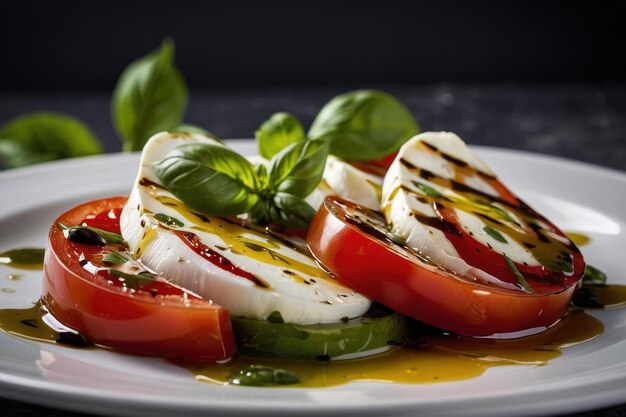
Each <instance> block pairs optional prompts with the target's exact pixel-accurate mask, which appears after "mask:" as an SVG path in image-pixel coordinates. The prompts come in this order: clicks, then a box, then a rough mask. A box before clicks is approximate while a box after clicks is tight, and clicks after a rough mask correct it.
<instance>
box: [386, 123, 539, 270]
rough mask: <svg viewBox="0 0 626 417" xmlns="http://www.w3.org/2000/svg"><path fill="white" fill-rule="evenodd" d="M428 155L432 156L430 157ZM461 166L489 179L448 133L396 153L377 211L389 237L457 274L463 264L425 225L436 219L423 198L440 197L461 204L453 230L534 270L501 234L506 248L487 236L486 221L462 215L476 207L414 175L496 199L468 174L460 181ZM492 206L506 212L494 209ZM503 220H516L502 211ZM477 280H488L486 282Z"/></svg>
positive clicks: (426, 136) (522, 250) (529, 257)
mask: <svg viewBox="0 0 626 417" xmlns="http://www.w3.org/2000/svg"><path fill="white" fill-rule="evenodd" d="M433 149H436V150H437V152H433ZM463 165H466V166H469V167H471V168H473V169H475V170H477V171H480V172H482V173H485V174H487V175H492V176H493V175H494V174H493V173H492V171H491V170H490V169H489V167H488V166H487V165H486V164H485V163H484V162H482V161H481V160H480V159H479V158H478V157H477V156H476V155H475V154H474V153H473V152H472V151H471V150H470V149H469V148H468V147H467V146H466V145H465V143H464V142H463V141H462V140H461V139H460V138H459V137H458V136H457V135H455V134H453V133H448V132H426V133H422V134H420V135H417V136H416V137H414V138H412V139H411V140H409V141H408V142H407V143H406V144H405V145H404V146H403V147H402V148H401V149H400V151H399V153H398V156H397V157H396V159H395V160H394V162H393V163H392V165H391V167H390V168H389V170H388V172H387V174H386V176H385V179H384V183H383V191H382V194H383V198H382V208H383V211H384V213H385V216H386V218H387V221H388V222H389V224H390V227H391V230H392V232H393V233H395V234H397V235H398V236H400V237H401V238H402V239H403V240H404V241H405V242H406V244H407V246H408V247H410V248H411V249H413V250H415V251H416V252H417V253H419V254H420V255H422V256H423V257H425V258H427V259H429V260H430V261H431V262H433V263H435V264H437V265H441V266H443V267H445V268H448V269H451V270H457V271H458V270H459V268H461V267H460V263H464V261H463V260H462V259H461V258H460V256H459V254H458V252H457V250H456V249H455V248H454V246H453V245H452V243H451V242H450V241H449V240H448V239H447V237H446V235H445V234H444V233H443V232H442V230H441V229H440V228H439V227H436V226H433V225H429V221H428V219H439V217H440V216H439V214H438V212H437V208H436V206H435V205H434V203H433V201H432V200H431V199H429V198H428V194H429V193H430V194H433V193H435V194H441V195H442V196H445V197H447V198H449V199H452V200H454V201H457V202H461V203H462V204H458V205H457V206H456V207H454V212H455V215H456V217H457V219H458V226H460V227H461V228H462V229H463V230H464V231H465V232H467V233H468V234H469V235H470V236H473V238H474V239H476V240H477V241H478V242H480V243H482V244H483V245H485V246H486V247H490V248H492V249H493V250H494V251H496V252H498V253H501V254H506V255H507V256H508V257H509V258H511V259H512V260H513V261H514V262H518V263H524V264H527V265H539V261H538V260H537V259H536V258H535V257H534V256H533V254H532V253H531V252H530V251H529V250H528V249H527V248H526V247H524V246H522V245H521V244H519V243H517V242H516V241H515V240H514V239H512V238H511V237H510V236H509V235H507V234H506V232H504V233H502V234H501V236H502V237H503V238H504V239H505V240H506V243H503V242H501V241H500V240H498V239H496V238H494V237H493V235H492V234H490V233H487V232H486V231H485V228H486V226H487V224H486V223H485V221H484V220H483V219H482V218H481V217H479V216H478V215H476V214H475V213H474V211H473V210H464V208H471V207H473V206H472V205H475V204H476V203H475V202H473V201H470V200H469V199H468V198H467V197H466V196H465V195H463V194H462V193H460V192H458V191H456V190H454V189H452V188H451V187H443V186H441V185H440V184H436V183H435V182H433V181H429V175H419V174H418V173H417V171H420V172H424V171H426V172H429V173H432V175H433V177H439V178H442V179H445V180H454V181H457V182H460V183H462V184H463V185H465V186H468V187H471V188H473V189H475V190H478V191H480V192H482V193H484V194H485V195H488V196H494V197H497V196H498V193H497V191H496V190H495V189H494V188H493V187H492V186H491V185H490V184H489V183H488V182H487V181H486V180H485V179H483V178H482V177H481V176H480V175H477V174H473V175H472V174H468V170H465V172H464V174H463V175H462V176H461V175H459V172H458V170H459V166H463ZM431 178H432V177H431ZM493 206H494V207H496V208H497V209H500V210H502V211H507V210H506V208H505V207H503V206H499V205H498V204H497V203H496V204H494V205H493ZM507 214H509V215H510V217H511V218H512V219H516V215H515V214H514V213H513V212H508V211H507ZM418 218H420V219H418ZM425 219H426V220H425ZM509 226H510V230H511V231H516V230H517V229H516V226H515V224H514V222H512V224H511V225H509ZM487 229H488V227H487ZM492 233H493V232H492ZM461 269H462V268H461ZM482 278H483V280H487V281H490V280H491V279H490V278H489V277H487V276H483V277H482Z"/></svg>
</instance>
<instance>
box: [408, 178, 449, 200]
mask: <svg viewBox="0 0 626 417" xmlns="http://www.w3.org/2000/svg"><path fill="white" fill-rule="evenodd" d="M413 183H414V184H415V185H416V186H417V188H419V189H420V190H422V192H424V194H426V195H427V196H428V197H433V198H440V197H442V194H441V193H440V192H439V191H437V190H435V189H434V188H433V187H430V186H428V185H426V184H424V183H422V182H416V181H414V182H413Z"/></svg>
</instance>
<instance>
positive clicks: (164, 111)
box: [112, 39, 187, 151]
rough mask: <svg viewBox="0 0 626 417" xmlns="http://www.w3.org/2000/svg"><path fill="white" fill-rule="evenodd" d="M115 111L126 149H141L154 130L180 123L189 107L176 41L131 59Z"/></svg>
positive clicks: (116, 95)
mask: <svg viewBox="0 0 626 417" xmlns="http://www.w3.org/2000/svg"><path fill="white" fill-rule="evenodd" d="M112 104H113V105H112V115H113V121H114V123H115V127H116V129H117V131H118V132H119V134H120V136H122V138H123V140H124V145H123V149H124V150H126V151H136V150H141V149H142V148H143V145H144V144H145V143H146V141H147V140H148V139H149V138H150V136H152V135H153V134H155V133H157V132H160V131H163V130H170V129H174V128H176V127H177V126H179V125H180V124H181V121H182V120H183V115H184V113H185V109H186V108H187V87H186V86H185V81H184V80H183V77H182V76H181V74H180V72H179V71H178V69H177V68H176V66H175V65H174V45H173V42H172V41H171V40H167V39H166V40H165V41H164V42H163V45H162V46H161V48H160V49H159V50H157V51H155V52H153V53H151V54H149V55H147V56H145V57H143V58H140V59H138V60H137V61H135V62H133V63H131V64H130V65H129V66H128V67H127V68H126V69H125V70H124V72H123V73H122V75H121V76H120V79H119V81H118V82H117V85H116V87H115V90H114V92H113V102H112Z"/></svg>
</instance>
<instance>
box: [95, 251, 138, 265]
mask: <svg viewBox="0 0 626 417" xmlns="http://www.w3.org/2000/svg"><path fill="white" fill-rule="evenodd" d="M102 260H103V261H104V262H108V263H111V264H114V265H124V264H125V263H126V262H129V261H132V260H133V258H131V256H130V254H128V253H127V252H110V253H107V254H106V255H104V256H103V257H102Z"/></svg>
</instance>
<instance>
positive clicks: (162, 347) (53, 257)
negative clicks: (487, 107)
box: [42, 197, 236, 363]
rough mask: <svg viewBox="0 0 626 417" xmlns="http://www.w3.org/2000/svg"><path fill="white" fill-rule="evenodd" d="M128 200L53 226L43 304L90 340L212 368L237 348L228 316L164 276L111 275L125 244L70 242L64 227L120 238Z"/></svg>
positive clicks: (105, 203)
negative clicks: (132, 280) (127, 279)
mask: <svg viewBox="0 0 626 417" xmlns="http://www.w3.org/2000/svg"><path fill="white" fill-rule="evenodd" d="M125 202H126V198H125V197H115V198H108V199H103V200H97V201H93V202H89V203H85V204H83V205H80V206H78V207H76V208H73V209H71V210H69V211H68V212H66V213H64V214H62V215H61V216H60V217H59V218H58V219H57V221H55V223H54V224H53V225H52V227H51V229H50V234H49V239H48V245H47V248H46V254H45V260H44V280H43V291H42V301H43V303H44V305H45V306H46V307H47V309H48V310H49V311H50V313H52V315H53V316H55V318H56V319H57V320H59V321H60V322H61V323H62V324H64V325H66V326H68V327H70V328H72V329H74V330H76V331H78V332H80V333H82V334H83V335H84V336H85V337H86V338H87V339H89V340H90V341H92V342H94V343H96V344H99V345H103V346H107V347H111V348H114V349H119V350H122V351H126V352H131V353H136V354H142V355H150V356H160V357H166V358H169V359H175V360H179V361H182V362H186V363H213V362H216V361H223V360H227V359H229V358H231V357H232V356H233V355H234V354H235V351H236V347H235V341H234V337H233V333H232V326H231V321H230V317H229V314H228V311H227V310H226V309H225V308H223V307H221V306H217V305H214V304H212V303H211V302H209V301H206V300H203V299H201V298H200V297H198V296H196V295H194V294H192V293H189V292H187V291H185V290H184V289H181V288H179V287H176V286H174V285H172V284H170V283H169V282H167V281H165V280H164V279H161V278H159V279H158V280H157V281H155V282H148V283H145V284H140V285H137V286H136V287H133V288H130V287H127V286H125V285H123V284H122V283H121V281H120V280H119V279H118V277H116V276H113V275H111V274H110V273H109V272H108V268H107V265H106V264H105V263H103V262H102V256H103V255H104V254H106V253H107V252H113V251H119V250H121V249H123V247H121V245H114V244H107V245H105V246H91V245H84V244H78V243H74V242H71V241H69V240H67V239H66V238H65V236H64V235H63V231H62V230H61V228H60V227H58V223H59V222H60V223H63V224H65V225H69V226H72V225H80V224H85V225H89V226H92V227H97V228H101V229H104V230H107V231H109V232H114V233H120V230H119V212H120V210H121V208H122V207H123V206H124V204H125Z"/></svg>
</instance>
